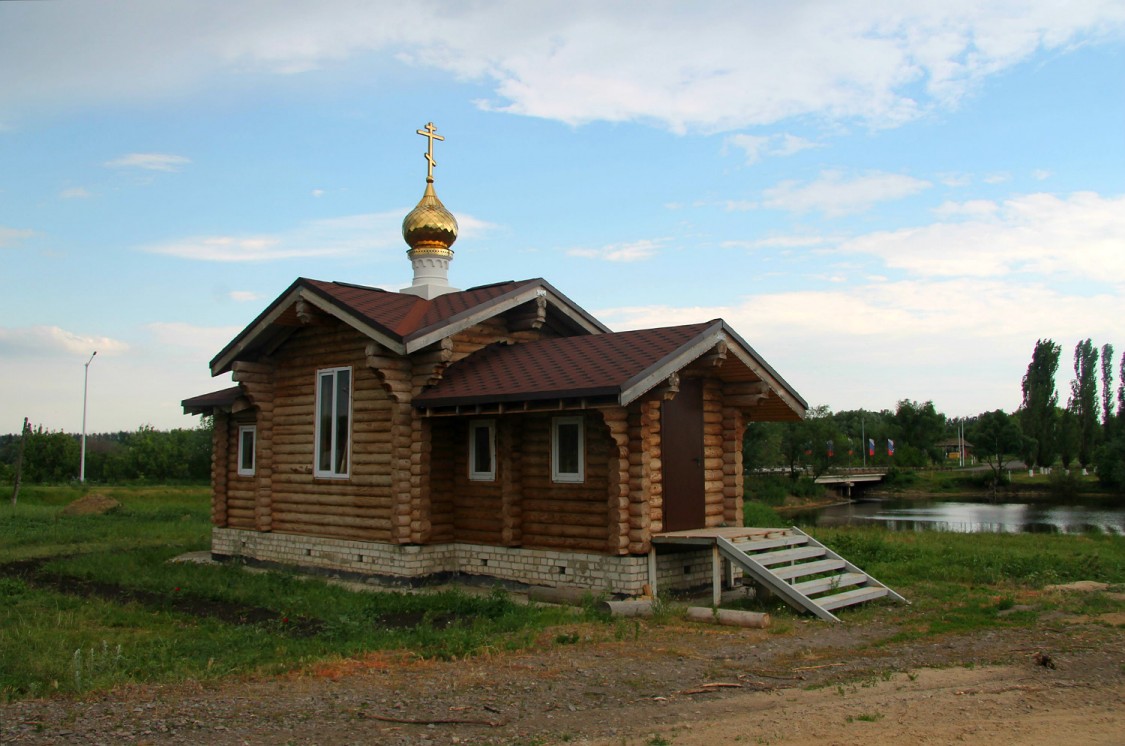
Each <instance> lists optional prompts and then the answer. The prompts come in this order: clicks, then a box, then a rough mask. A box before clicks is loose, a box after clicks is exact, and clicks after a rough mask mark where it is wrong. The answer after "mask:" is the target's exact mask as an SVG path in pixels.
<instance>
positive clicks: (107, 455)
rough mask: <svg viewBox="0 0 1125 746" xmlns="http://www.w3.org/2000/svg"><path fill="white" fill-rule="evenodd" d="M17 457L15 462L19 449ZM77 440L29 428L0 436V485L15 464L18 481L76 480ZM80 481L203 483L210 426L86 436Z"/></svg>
mask: <svg viewBox="0 0 1125 746" xmlns="http://www.w3.org/2000/svg"><path fill="white" fill-rule="evenodd" d="M21 440H22V447H23V459H22V462H20V447H21ZM80 460H81V436H80V435H77V434H74V433H66V432H63V431H61V430H48V429H46V428H44V427H43V426H42V425H39V426H35V425H31V426H29V427H28V429H27V432H26V433H25V434H23V435H21V434H19V433H16V434H12V435H0V483H3V484H11V483H12V482H14V481H15V477H16V468H17V463H20V465H21V479H22V481H23V482H24V483H59V482H67V481H71V480H77V479H78V473H79V462H80ZM85 471H86V479H87V481H91V482H129V481H148V482H169V481H206V480H208V479H210V477H211V423H210V420H209V418H204V420H203V422H202V423H201V424H200V426H199V427H197V428H194V429H186V428H185V429H176V430H157V429H155V428H154V427H152V426H151V425H143V426H141V427H140V428H138V429H137V430H136V431H133V432H128V431H121V432H115V433H94V434H87V435H86V470H85Z"/></svg>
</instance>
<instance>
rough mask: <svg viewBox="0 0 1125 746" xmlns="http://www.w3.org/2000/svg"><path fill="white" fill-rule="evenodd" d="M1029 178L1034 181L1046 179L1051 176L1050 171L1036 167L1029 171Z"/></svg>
mask: <svg viewBox="0 0 1125 746" xmlns="http://www.w3.org/2000/svg"><path fill="white" fill-rule="evenodd" d="M1031 178H1033V179H1035V180H1036V181H1046V180H1047V179H1049V178H1051V172H1050V171H1049V170H1047V169H1045V168H1037V169H1035V170H1034V171H1032V172H1031Z"/></svg>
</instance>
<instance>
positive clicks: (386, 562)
mask: <svg viewBox="0 0 1125 746" xmlns="http://www.w3.org/2000/svg"><path fill="white" fill-rule="evenodd" d="M211 553H212V554H213V555H214V556H216V557H217V558H242V559H247V560H252V561H257V562H263V563H268V564H278V565H285V566H292V567H296V568H300V569H302V570H311V571H314V572H328V573H343V574H348V575H355V576H370V577H378V578H383V579H388V580H392V581H401V582H403V583H404V584H416V583H422V582H425V581H426V580H427V579H433V578H441V577H466V576H470V577H477V578H481V579H487V578H492V579H497V580H502V581H507V582H513V583H518V584H522V585H529V586H531V585H536V586H546V587H552V588H553V587H559V586H569V587H576V588H589V589H590V590H591V591H592V592H594V593H609V594H612V595H622V596H636V595H640V594H641V593H642V592H643V588H644V586H645V584H646V583H648V582H649V577H648V556H647V555H626V556H609V555H603V554H592V553H587V552H566V551H558V550H548V549H524V548H521V547H494V546H486V545H482V544H463V543H457V544H435V545H413V544H409V545H396V544H384V543H380V542H370V541H351V540H346V539H330V538H323V537H317V536H301V535H296V534H281V533H264V532H258V531H250V530H245V529H235V528H213V529H212V533H211ZM656 569H657V587H658V589H659V590H660V591H661V592H663V591H667V590H683V589H688V588H698V587H702V586H707V585H709V584H710V583H711V550H710V549H704V550H698V549H691V550H687V551H670V552H668V553H661V554H658V555H657V562H656Z"/></svg>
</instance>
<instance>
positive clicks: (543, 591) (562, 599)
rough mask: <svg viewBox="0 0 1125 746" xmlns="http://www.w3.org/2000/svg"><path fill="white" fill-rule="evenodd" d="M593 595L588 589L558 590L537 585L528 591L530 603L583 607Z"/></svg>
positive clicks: (567, 588)
mask: <svg viewBox="0 0 1125 746" xmlns="http://www.w3.org/2000/svg"><path fill="white" fill-rule="evenodd" d="M592 595H593V594H592V593H591V592H590V589H588V588H576V587H575V586H565V585H564V586H559V587H558V588H545V587H543V586H538V585H535V586H532V587H531V588H528V589H527V600H528V601H535V602H538V603H547V604H569V605H571V606H581V605H582V604H584V603H585V602H586V601H587V599H589V598H591V597H592Z"/></svg>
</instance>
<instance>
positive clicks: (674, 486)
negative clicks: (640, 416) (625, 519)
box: [660, 378, 706, 531]
mask: <svg viewBox="0 0 1125 746" xmlns="http://www.w3.org/2000/svg"><path fill="white" fill-rule="evenodd" d="M661 424H662V427H661V441H660V442H661V445H662V453H661V461H662V463H663V466H664V530H665V531H685V530H687V529H691V528H703V527H704V525H706V506H705V499H704V489H703V381H702V379H699V378H688V379H685V380H683V381H681V382H680V393H678V394H676V396H675V398H674V399H672V400H671V401H666V402H664V404H663V406H662V408H661Z"/></svg>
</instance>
